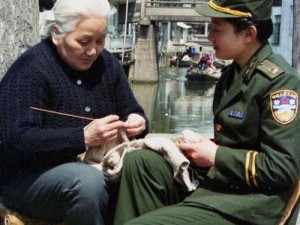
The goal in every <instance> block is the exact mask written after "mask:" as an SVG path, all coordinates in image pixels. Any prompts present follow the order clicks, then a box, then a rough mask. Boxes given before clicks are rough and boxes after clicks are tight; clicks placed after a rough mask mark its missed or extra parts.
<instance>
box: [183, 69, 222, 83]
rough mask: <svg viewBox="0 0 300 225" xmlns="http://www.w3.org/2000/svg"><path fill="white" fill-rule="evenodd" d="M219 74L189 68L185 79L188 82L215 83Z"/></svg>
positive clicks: (207, 70)
mask: <svg viewBox="0 0 300 225" xmlns="http://www.w3.org/2000/svg"><path fill="white" fill-rule="evenodd" d="M219 76H220V73H218V72H214V71H210V70H209V69H206V70H200V69H198V68H189V69H188V70H187V71H186V75H185V77H186V78H187V79H188V80H190V81H203V82H217V81H218V80H219Z"/></svg>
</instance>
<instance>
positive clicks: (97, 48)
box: [52, 17, 107, 70]
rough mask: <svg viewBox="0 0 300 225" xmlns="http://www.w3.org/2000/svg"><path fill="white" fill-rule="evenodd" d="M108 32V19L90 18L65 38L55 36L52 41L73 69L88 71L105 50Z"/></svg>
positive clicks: (80, 23) (79, 23)
mask: <svg viewBox="0 0 300 225" xmlns="http://www.w3.org/2000/svg"><path fill="white" fill-rule="evenodd" d="M106 32H107V19H106V18H101V17H89V18H84V19H82V20H81V21H79V22H78V24H77V25H76V27H75V30H74V31H71V32H67V33H66V34H65V35H64V36H63V37H59V36H56V35H54V36H53V38H52V41H53V43H54V44H55V45H56V48H57V51H58V53H59V55H60V56H61V57H62V59H63V60H64V61H65V62H66V63H67V64H68V65H69V66H70V67H71V68H73V69H75V70H87V69H88V68H90V67H91V65H92V64H93V62H94V61H95V59H96V58H97V56H98V55H99V54H100V53H101V51H102V50H103V48H104V44H105V36H106Z"/></svg>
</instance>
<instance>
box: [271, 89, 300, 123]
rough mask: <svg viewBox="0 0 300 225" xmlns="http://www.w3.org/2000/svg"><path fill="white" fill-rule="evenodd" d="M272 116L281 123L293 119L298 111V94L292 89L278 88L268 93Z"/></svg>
mask: <svg viewBox="0 0 300 225" xmlns="http://www.w3.org/2000/svg"><path fill="white" fill-rule="evenodd" d="M270 104H271V111H272V114H273V118H274V119H275V120H276V121H277V122H278V123H281V124H288V123H290V122H291V121H293V120H294V118H295V117H296V115H297V111H298V94H297V93H296V92H295V91H292V90H279V91H276V92H273V93H272V94H271V95H270Z"/></svg>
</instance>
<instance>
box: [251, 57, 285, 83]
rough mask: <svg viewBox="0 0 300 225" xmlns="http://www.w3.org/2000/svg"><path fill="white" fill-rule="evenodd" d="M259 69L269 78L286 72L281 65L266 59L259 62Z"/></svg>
mask: <svg viewBox="0 0 300 225" xmlns="http://www.w3.org/2000/svg"><path fill="white" fill-rule="evenodd" d="M257 69H258V70H260V71H261V72H263V73H264V74H266V75H267V76H268V77H269V78H271V79H273V78H275V77H277V76H278V75H280V74H282V73H283V72H284V70H283V69H281V68H280V67H279V66H277V65H276V64H275V63H273V62H271V61H270V60H268V59H265V60H264V61H262V62H261V63H260V64H258V66H257Z"/></svg>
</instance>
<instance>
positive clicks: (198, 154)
mask: <svg viewBox="0 0 300 225" xmlns="http://www.w3.org/2000/svg"><path fill="white" fill-rule="evenodd" d="M178 147H179V148H180V149H181V150H182V152H183V153H184V154H185V156H186V157H187V158H188V159H189V160H190V161H191V162H192V163H193V164H195V165H196V166H199V167H212V166H214V165H215V157H216V152H217V149H218V147H219V146H218V145H216V144H215V143H214V142H212V141H211V140H210V139H209V138H206V137H204V136H202V135H200V136H199V141H198V142H195V143H187V142H184V140H179V142H178Z"/></svg>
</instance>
